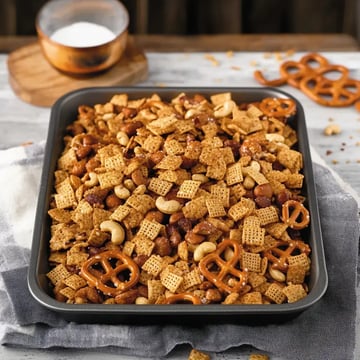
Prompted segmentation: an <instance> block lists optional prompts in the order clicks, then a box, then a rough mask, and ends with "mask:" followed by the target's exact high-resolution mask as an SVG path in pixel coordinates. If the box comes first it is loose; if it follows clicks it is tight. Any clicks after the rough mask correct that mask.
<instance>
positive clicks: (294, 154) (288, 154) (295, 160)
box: [277, 149, 303, 173]
mask: <svg viewBox="0 0 360 360" xmlns="http://www.w3.org/2000/svg"><path fill="white" fill-rule="evenodd" d="M277 160H278V161H279V163H280V164H281V165H283V166H285V167H286V168H288V169H289V170H290V171H291V172H292V173H298V172H299V171H300V169H301V168H302V167H303V159H302V154H301V153H300V152H298V151H296V150H291V149H283V150H281V151H279V153H278V154H277Z"/></svg>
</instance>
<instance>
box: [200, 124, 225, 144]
mask: <svg viewBox="0 0 360 360" xmlns="http://www.w3.org/2000/svg"><path fill="white" fill-rule="evenodd" d="M201 130H202V131H203V133H204V135H205V138H214V137H216V134H217V133H218V126H217V125H216V124H215V123H213V122H208V123H207V124H205V125H203V126H202V127H201ZM221 143H222V142H221Z"/></svg>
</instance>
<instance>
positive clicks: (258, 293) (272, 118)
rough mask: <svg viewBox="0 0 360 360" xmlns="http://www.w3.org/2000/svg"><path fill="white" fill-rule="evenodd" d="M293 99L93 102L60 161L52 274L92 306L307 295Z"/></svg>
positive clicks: (70, 132)
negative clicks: (292, 121)
mask: <svg viewBox="0 0 360 360" xmlns="http://www.w3.org/2000/svg"><path fill="white" fill-rule="evenodd" d="M295 114H296V103H295V102H294V100H292V99H285V98H265V99H260V100H259V101H258V102H252V103H236V101H235V100H234V99H233V98H232V94H231V93H220V94H214V95H212V96H211V97H210V98H209V99H207V98H205V97H204V96H202V95H201V94H198V95H193V96H188V95H187V94H185V93H181V94H178V96H176V97H175V98H173V99H171V100H170V101H164V100H163V99H161V98H160V97H159V96H158V95H157V94H154V95H152V96H151V97H147V98H140V99H135V100H130V99H129V98H128V95H126V94H117V95H114V96H113V98H112V99H111V100H110V101H109V102H108V103H105V104H96V105H95V106H92V107H90V106H86V105H81V106H80V107H79V112H78V116H77V119H75V121H74V122H73V123H71V124H70V125H69V126H68V128H67V134H66V136H65V137H64V150H63V152H62V154H61V156H60V158H59V159H58V161H57V169H56V171H55V174H54V177H55V180H54V184H55V185H54V192H53V194H52V197H51V204H50V208H49V211H48V214H49V216H50V218H51V222H52V223H51V238H50V241H49V250H50V255H49V265H50V267H51V270H50V271H49V272H48V273H47V277H48V279H49V281H50V284H51V287H52V289H53V294H54V297H55V298H56V299H57V300H59V301H63V302H67V303H74V304H84V303H102V304H138V305H146V304H158V305H159V306H160V305H161V306H165V305H169V306H171V304H187V305H201V304H202V305H205V304H224V305H228V304H238V305H241V304H274V303H286V302H294V301H297V300H300V299H302V298H303V297H304V296H306V295H307V293H308V286H307V279H308V275H309V270H310V250H311V249H310V247H309V246H308V245H307V244H306V239H304V238H303V236H302V229H304V228H306V227H307V226H308V225H309V222H310V215H309V212H308V210H307V209H306V198H304V196H303V195H302V187H303V179H304V175H303V174H302V169H303V159H302V154H301V153H300V152H299V151H298V150H296V148H295V146H294V145H296V143H297V133H296V131H295V130H294V129H293V128H292V127H291V126H290V125H289V124H288V122H289V121H290V120H291V117H292V116H294V115H295Z"/></svg>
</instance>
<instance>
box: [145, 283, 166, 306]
mask: <svg viewBox="0 0 360 360" xmlns="http://www.w3.org/2000/svg"><path fill="white" fill-rule="evenodd" d="M147 286H148V299H149V302H150V304H155V302H156V301H157V299H158V298H159V297H160V296H161V295H163V294H164V292H165V287H164V286H163V285H162V283H161V281H160V280H148V282H147Z"/></svg>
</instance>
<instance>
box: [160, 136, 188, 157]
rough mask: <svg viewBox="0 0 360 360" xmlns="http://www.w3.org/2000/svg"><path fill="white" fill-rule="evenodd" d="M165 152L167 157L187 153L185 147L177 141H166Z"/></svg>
mask: <svg viewBox="0 0 360 360" xmlns="http://www.w3.org/2000/svg"><path fill="white" fill-rule="evenodd" d="M164 150H165V152H166V154H167V155H181V154H183V153H184V152H185V148H184V146H183V145H182V144H181V143H180V142H179V141H177V140H175V139H170V140H166V141H165V143H164Z"/></svg>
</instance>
